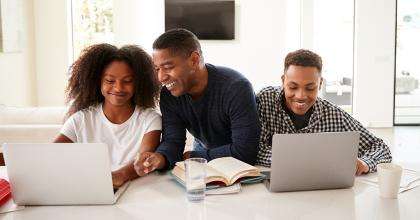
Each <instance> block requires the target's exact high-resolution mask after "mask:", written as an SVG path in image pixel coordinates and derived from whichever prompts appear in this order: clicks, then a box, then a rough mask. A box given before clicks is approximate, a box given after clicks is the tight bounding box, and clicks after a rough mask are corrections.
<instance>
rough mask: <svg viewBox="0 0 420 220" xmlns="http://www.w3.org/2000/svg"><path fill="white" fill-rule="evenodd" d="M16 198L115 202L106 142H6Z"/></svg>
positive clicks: (65, 202)
mask: <svg viewBox="0 0 420 220" xmlns="http://www.w3.org/2000/svg"><path fill="white" fill-rule="evenodd" d="M3 154H4V159H5V163H6V168H7V173H8V177H9V181H10V185H11V190H12V195H13V200H14V202H15V203H16V204H18V205H104V204H114V203H116V202H117V199H118V198H119V197H120V196H121V195H122V193H123V192H124V191H125V189H127V187H128V184H129V183H126V184H124V185H123V186H122V187H120V188H119V189H118V191H117V192H116V193H114V189H113V186H112V175H111V166H110V161H109V154H108V147H107V145H106V144H81V143H79V144H76V143H74V144H62V143H60V144H59V143H49V144H12V143H6V144H3Z"/></svg>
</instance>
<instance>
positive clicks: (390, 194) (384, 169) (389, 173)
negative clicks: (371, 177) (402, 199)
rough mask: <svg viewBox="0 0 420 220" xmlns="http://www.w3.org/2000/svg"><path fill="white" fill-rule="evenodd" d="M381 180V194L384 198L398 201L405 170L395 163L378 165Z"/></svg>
mask: <svg viewBox="0 0 420 220" xmlns="http://www.w3.org/2000/svg"><path fill="white" fill-rule="evenodd" d="M377 169H378V178H379V194H380V196H381V197H383V198H389V199H396V198H397V197H398V192H399V189H400V181H401V175H402V170H403V168H402V167H401V166H399V165H397V164H393V163H381V164H378V165H377Z"/></svg>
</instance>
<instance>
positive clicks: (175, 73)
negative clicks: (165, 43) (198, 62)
mask: <svg viewBox="0 0 420 220" xmlns="http://www.w3.org/2000/svg"><path fill="white" fill-rule="evenodd" d="M153 63H154V65H155V68H156V72H157V74H158V80H159V82H161V83H162V84H163V86H165V87H166V88H167V89H168V91H169V92H170V93H171V94H172V95H173V96H177V97H178V96H181V95H184V94H186V93H188V92H189V91H190V90H191V88H192V86H193V84H194V82H193V75H194V72H195V71H194V62H193V61H192V60H191V56H189V57H184V56H182V55H174V54H171V52H170V50H169V49H158V50H154V51H153Z"/></svg>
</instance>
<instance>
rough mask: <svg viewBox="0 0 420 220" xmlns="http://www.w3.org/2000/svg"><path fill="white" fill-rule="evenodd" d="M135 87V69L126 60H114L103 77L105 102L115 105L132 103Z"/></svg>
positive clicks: (102, 90) (102, 88)
mask: <svg viewBox="0 0 420 220" xmlns="http://www.w3.org/2000/svg"><path fill="white" fill-rule="evenodd" d="M134 88H135V85H134V74H133V71H132V70H131V68H130V67H129V66H128V65H127V64H126V63H125V62H122V61H113V62H111V63H110V64H109V65H108V66H107V67H106V68H105V70H104V73H103V74H102V79H101V93H102V95H103V96H104V97H105V102H107V103H108V104H111V105H114V106H124V105H130V104H131V98H132V97H133V95H134Z"/></svg>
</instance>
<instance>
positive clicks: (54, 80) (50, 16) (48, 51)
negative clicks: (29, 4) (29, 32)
mask: <svg viewBox="0 0 420 220" xmlns="http://www.w3.org/2000/svg"><path fill="white" fill-rule="evenodd" d="M69 7H70V1H69V0H59V1H57V0H35V1H34V16H35V51H36V52H35V62H36V85H37V96H38V102H37V104H38V105H39V106H62V105H63V104H64V98H65V97H64V89H65V86H66V84H67V81H66V80H67V75H66V74H67V71H68V67H69V63H70V57H71V56H70V55H71V45H70V42H71V39H70V36H71V35H70V33H71V28H70V23H69V22H70V19H69V18H70V17H69V16H70V15H69V12H70V10H69Z"/></svg>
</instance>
